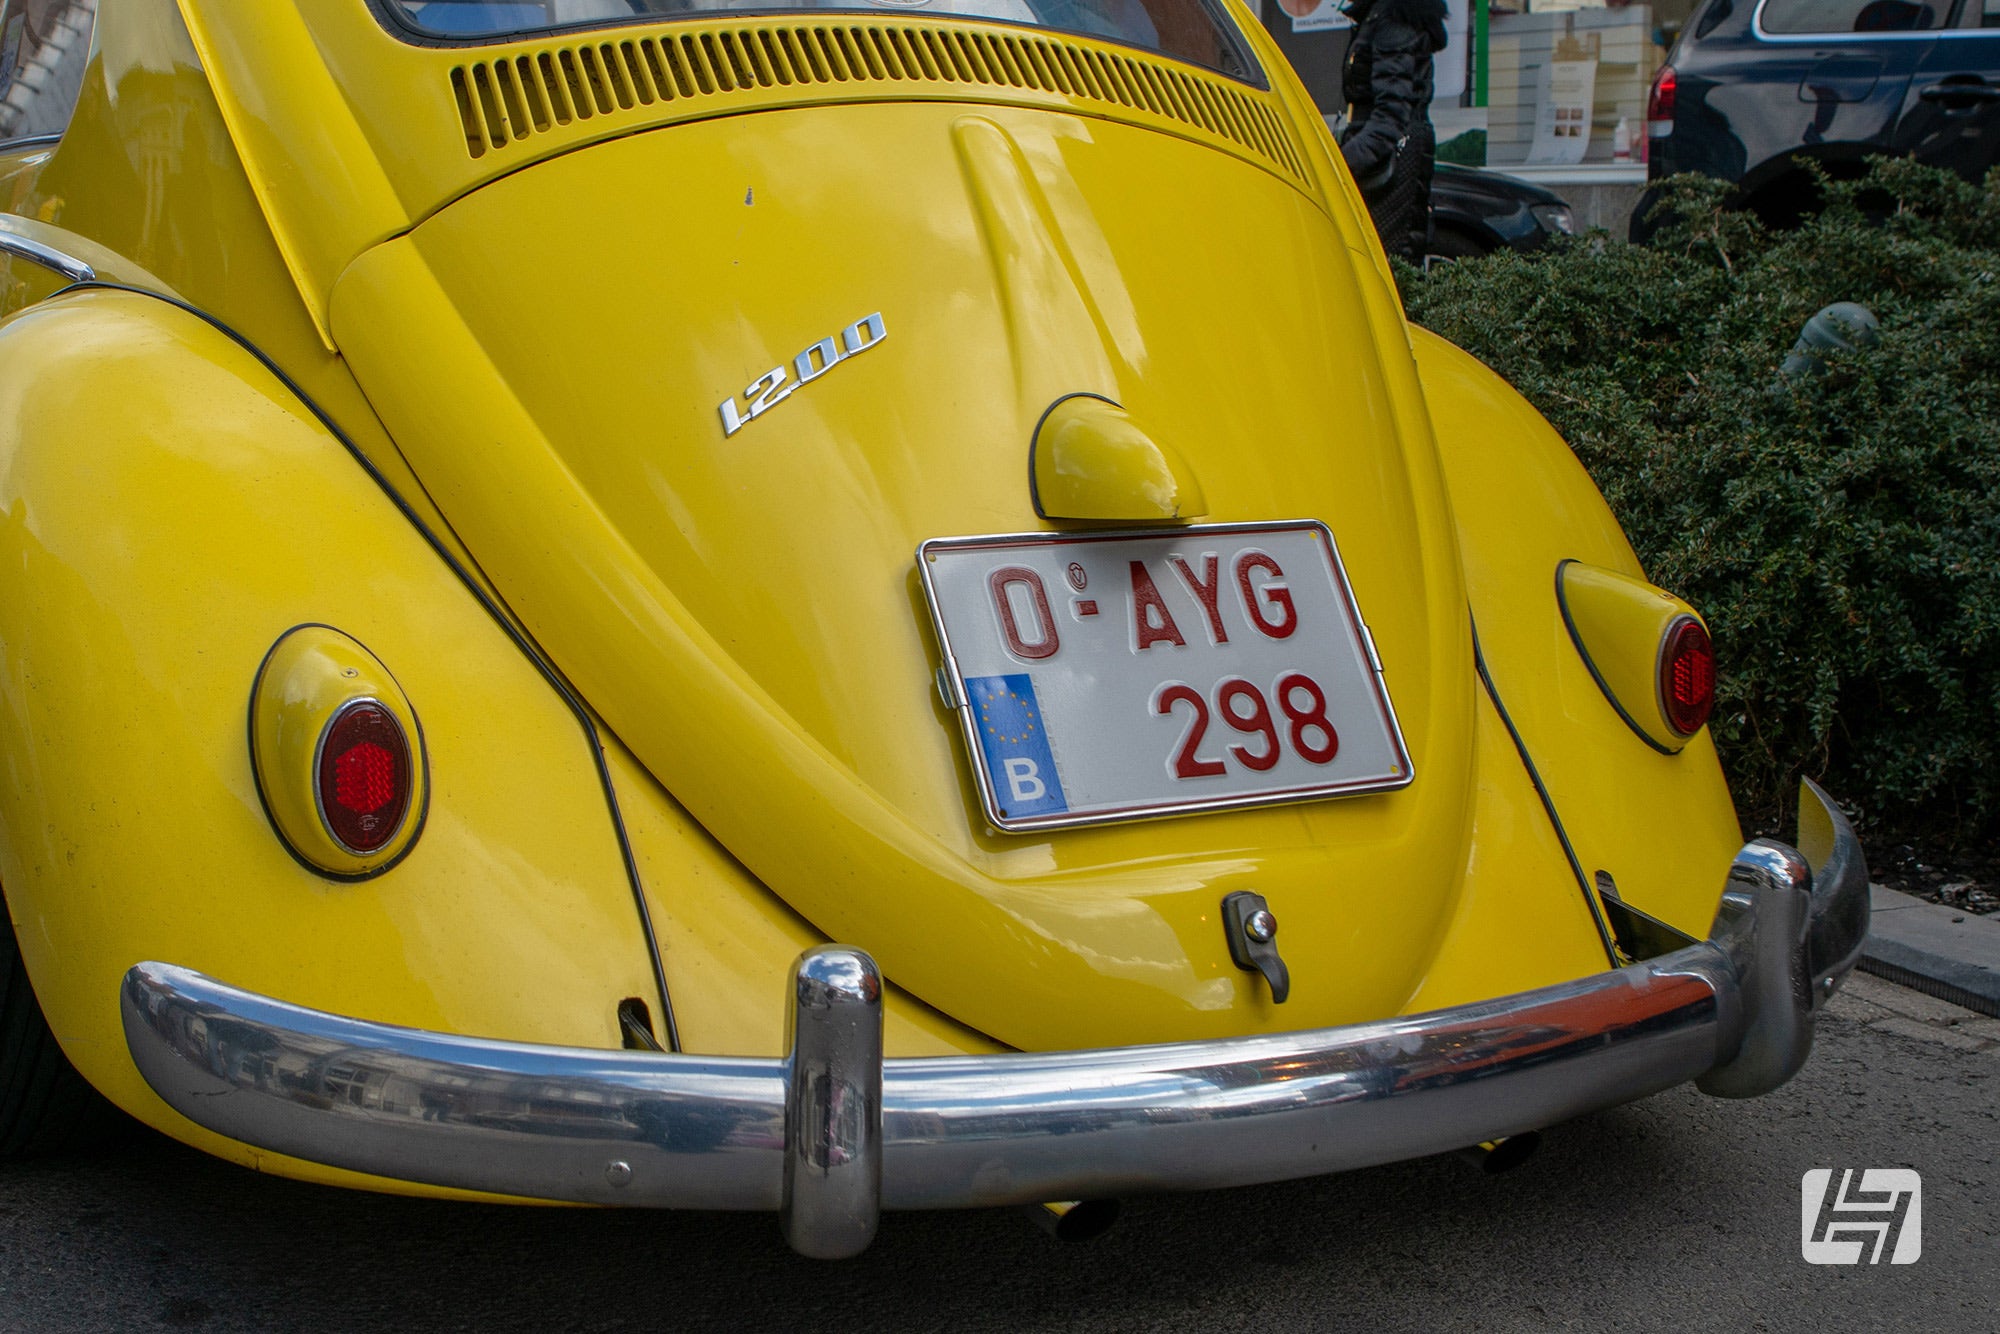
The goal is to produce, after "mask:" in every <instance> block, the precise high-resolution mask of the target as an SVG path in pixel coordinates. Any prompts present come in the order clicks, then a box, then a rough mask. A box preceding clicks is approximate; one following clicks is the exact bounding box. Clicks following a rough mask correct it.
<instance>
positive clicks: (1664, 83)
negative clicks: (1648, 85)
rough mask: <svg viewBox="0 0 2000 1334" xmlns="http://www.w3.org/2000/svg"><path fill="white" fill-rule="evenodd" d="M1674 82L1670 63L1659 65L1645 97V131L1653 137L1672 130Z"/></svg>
mask: <svg viewBox="0 0 2000 1334" xmlns="http://www.w3.org/2000/svg"><path fill="white" fill-rule="evenodd" d="M1674 83H1675V76H1674V67H1673V66H1672V65H1662V66H1660V72H1659V73H1658V74H1656V75H1654V76H1653V91H1652V94H1651V96H1649V97H1648V98H1647V99H1646V133H1647V134H1649V135H1651V136H1652V137H1653V138H1655V139H1660V138H1664V137H1665V136H1667V135H1668V134H1671V133H1672V132H1673V128H1674Z"/></svg>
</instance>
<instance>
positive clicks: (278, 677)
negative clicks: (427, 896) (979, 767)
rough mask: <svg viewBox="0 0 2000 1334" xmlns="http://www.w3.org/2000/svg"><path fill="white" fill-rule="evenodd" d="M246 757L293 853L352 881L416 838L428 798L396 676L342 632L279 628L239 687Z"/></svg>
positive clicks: (414, 729) (412, 723)
mask: <svg viewBox="0 0 2000 1334" xmlns="http://www.w3.org/2000/svg"><path fill="white" fill-rule="evenodd" d="M250 762H251V766H252V768H253V769H254V770H255V772H256V776H257V792H258V795H259V796H260V797H262V798H263V802H264V810H265V813H266V814H267V815H269V817H270V820H271V826H272V828H273V829H274V830H275V831H276V833H277V835H278V838H279V840H280V841H281V842H283V843H284V845H285V847H286V848H287V849H288V850H289V851H290V852H291V854H292V856H293V857H295V858H297V859H298V860H299V861H300V862H302V863H303V864H305V865H306V866H307V867H309V868H311V869H312V870H313V871H315V872H317V873H319V874H320V875H323V876H326V877H327V878H329V879H333V880H362V879H366V878H368V877H369V876H372V875H378V874H380V873H381V872H383V871H386V870H388V869H389V867H391V866H393V865H395V863H396V862H397V861H399V860H400V859H401V858H402V857H403V856H404V855H405V854H407V853H408V852H409V851H410V849H411V848H412V847H413V846H414V845H415V844H416V841H417V837H418V835H419V834H420V833H421V832H422V828H423V818H424V813H425V810H426V806H427V803H428V800H429V788H430V783H429V768H428V764H427V762H426V760H425V756H424V739H423V729H422V727H421V726H420V725H419V724H418V722H417V715H416V711H415V710H414V709H413V708H411V706H410V701H409V699H408V697H407V696H405V695H404V693H403V689H402V687H401V686H400V685H399V684H397V682H396V678H395V677H394V676H392V675H390V673H389V669H388V668H387V667H384V666H383V665H382V663H381V661H380V660H379V659H378V658H376V656H375V655H374V654H373V653H370V652H369V651H368V650H367V649H366V648H364V647H363V646H362V645H361V643H360V642H359V641H357V640H355V639H354V638H353V637H352V636H349V635H346V634H343V633H341V632H340V631H339V630H336V629H334V628H333V627H331V626H326V625H302V626H298V627H295V628H294V629H292V630H289V631H287V632H286V633H285V634H284V635H283V636H282V637H281V638H280V639H279V640H278V642H277V643H276V644H273V645H272V646H271V651H270V652H269V653H268V654H266V655H265V657H264V661H263V664H262V665H261V666H260V667H259V668H258V671H257V679H256V683H255V685H254V686H253V687H252V688H251V691H250Z"/></svg>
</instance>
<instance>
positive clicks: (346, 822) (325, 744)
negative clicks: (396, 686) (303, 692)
mask: <svg viewBox="0 0 2000 1334" xmlns="http://www.w3.org/2000/svg"><path fill="white" fill-rule="evenodd" d="M409 809H410V743H409V740H408V738H406V737H405V736H404V735H403V728H402V725H401V724H400V723H398V722H397V721H396V719H395V716H394V715H392V714H391V713H390V712H389V711H388V710H387V709H385V708H383V707H382V706H381V705H380V704H379V703H377V702H376V701H374V700H372V699H359V700H355V701H353V702H352V703H350V704H348V705H346V706H345V707H343V708H342V709H341V710H340V712H338V713H336V714H334V716H333V718H332V720H331V721H329V722H328V723H327V725H326V736H325V739H324V740H322V741H321V742H320V747H319V816H320V819H322V820H324V821H326V827H327V832H329V833H331V834H332V835H333V836H334V838H335V839H337V840H339V842H340V845H341V846H342V847H344V848H346V849H347V850H348V851H349V852H354V853H358V854H360V855H362V856H366V855H367V854H369V853H371V852H379V851H380V850H381V848H382V845H383V844H385V843H387V842H388V841H389V840H390V839H391V838H394V837H395V836H396V831H397V830H398V829H400V828H402V826H403V816H404V815H405V814H407V813H408V811H409Z"/></svg>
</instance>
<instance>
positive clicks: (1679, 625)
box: [1660, 616, 1715, 736]
mask: <svg viewBox="0 0 2000 1334" xmlns="http://www.w3.org/2000/svg"><path fill="white" fill-rule="evenodd" d="M1660 705H1661V708H1662V709H1663V710H1664V711H1665V713H1666V715H1667V724H1668V726H1670V727H1672V728H1673V729H1674V730H1675V731H1676V732H1678V733H1680V734H1681V735H1682V736H1693V735H1694V734H1695V733H1696V732H1699V731H1700V730H1701V725H1702V724H1703V723H1705V722H1707V721H1708V715H1709V714H1710V712H1712V711H1713V710H1714V708H1715V647H1714V645H1712V644H1711V643H1709V639H1708V631H1706V630H1704V629H1702V627H1701V622H1700V621H1697V620H1696V619H1694V617H1692V616H1684V617H1682V618H1680V619H1679V620H1677V621H1675V622H1674V623H1673V624H1672V625H1671V626H1669V627H1668V628H1667V633H1666V637H1665V639H1664V640H1663V641H1662V643H1661V645H1660Z"/></svg>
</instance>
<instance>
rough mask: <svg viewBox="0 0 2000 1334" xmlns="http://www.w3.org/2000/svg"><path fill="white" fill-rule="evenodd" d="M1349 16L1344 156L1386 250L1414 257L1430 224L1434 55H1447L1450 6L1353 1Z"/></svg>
mask: <svg viewBox="0 0 2000 1334" xmlns="http://www.w3.org/2000/svg"><path fill="white" fill-rule="evenodd" d="M1347 13H1348V15H1349V17H1351V18H1352V19H1353V20H1354V37H1353V39H1352V40H1351V41H1350V42H1349V43H1348V46H1347V63H1346V65H1345V66H1344V67H1343V68H1342V70H1341V93H1342V95H1343V96H1344V97H1346V99H1347V103H1348V124H1347V128H1346V129H1345V130H1343V131H1342V132H1341V136H1340V151H1341V155H1342V156H1343V157H1345V158H1346V159H1347V168H1348V170H1349V171H1351V172H1353V173H1354V179H1355V181H1356V183H1358V184H1359V185H1360V186H1361V191H1362V194H1363V195H1364V196H1365V197H1366V198H1367V200H1368V211H1369V213H1370V214H1371V215H1372V216H1373V217H1374V219H1375V229H1376V231H1378V232H1379V233H1381V236H1382V245H1383V247H1384V248H1385V249H1386V250H1388V251H1389V252H1390V253H1391V254H1401V255H1408V256H1410V257H1412V258H1415V257H1416V256H1417V255H1420V254H1421V253H1422V250H1423V245H1424V241H1425V237H1426V234H1427V232H1428V231H1429V226H1430V207H1429V201H1430V185H1431V181H1430V177H1431V161H1432V154H1433V149H1434V147H1435V139H1434V136H1433V134H1432V131H1431V122H1430V113H1431V57H1432V56H1433V55H1435V54H1436V53H1437V52H1439V51H1442V50H1443V49H1444V44H1445V31H1444V18H1445V3H1444V0H1354V3H1353V4H1351V5H1349V6H1348V9H1347ZM1406 139H1407V140H1408V141H1409V142H1408V143H1405V142H1404V141H1405V140H1406ZM1398 144H1403V145H1404V148H1403V152H1402V153H1401V154H1400V155H1399V154H1398V153H1397V145H1398Z"/></svg>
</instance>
